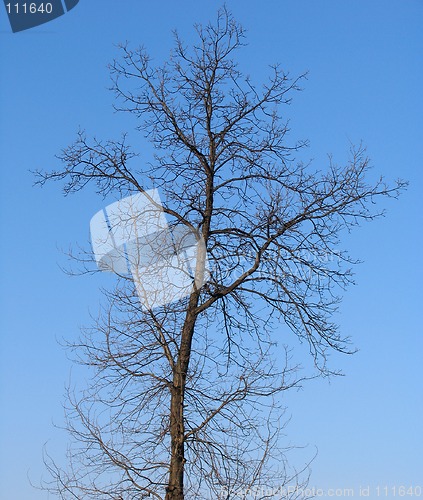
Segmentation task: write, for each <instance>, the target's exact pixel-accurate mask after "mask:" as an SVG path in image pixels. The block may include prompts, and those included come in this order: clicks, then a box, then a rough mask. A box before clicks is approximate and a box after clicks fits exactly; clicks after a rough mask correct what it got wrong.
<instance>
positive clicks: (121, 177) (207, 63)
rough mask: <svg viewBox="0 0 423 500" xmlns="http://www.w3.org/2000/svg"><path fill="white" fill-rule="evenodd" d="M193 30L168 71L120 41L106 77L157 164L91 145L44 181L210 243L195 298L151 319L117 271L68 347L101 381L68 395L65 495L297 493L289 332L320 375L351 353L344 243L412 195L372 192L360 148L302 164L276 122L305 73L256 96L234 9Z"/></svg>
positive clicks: (83, 142)
mask: <svg viewBox="0 0 423 500" xmlns="http://www.w3.org/2000/svg"><path fill="white" fill-rule="evenodd" d="M196 32H197V35H198V39H197V44H196V45H195V46H194V47H191V48H189V47H186V46H185V44H184V43H183V41H182V40H181V39H180V38H179V36H178V34H175V48H174V50H173V52H172V54H171V57H170V59H169V61H168V62H167V63H166V64H164V65H163V66H161V67H152V66H151V64H150V59H149V56H148V55H147V53H146V52H145V51H144V50H143V49H139V50H131V49H130V48H129V46H127V45H124V46H122V47H121V50H122V57H121V59H119V60H117V61H114V63H113V64H112V65H111V71H112V75H113V81H114V84H113V89H114V91H115V93H116V96H117V99H118V100H117V102H118V109H119V110H121V111H125V112H128V113H131V114H132V115H135V116H136V117H137V118H138V119H139V120H140V121H139V123H140V124H139V127H138V128H139V130H140V131H141V132H142V133H143V134H144V135H145V136H146V138H147V139H148V140H150V141H151V143H152V144H153V145H154V147H155V150H156V155H155V157H154V160H152V162H151V164H150V165H149V166H148V167H146V168H143V169H141V170H137V166H136V163H137V159H136V156H137V155H136V154H135V153H134V152H133V150H132V149H131V148H130V147H129V146H128V145H127V143H126V137H123V138H122V139H121V140H118V141H108V142H102V141H98V140H92V141H91V140H88V139H87V137H86V135H85V133H82V132H81V133H79V134H78V137H77V140H76V142H74V144H72V145H71V146H70V147H68V148H67V149H65V150H64V151H63V154H62V155H61V157H60V158H61V160H62V167H61V168H60V169H59V170H56V171H52V172H39V173H38V175H39V176H40V177H39V182H40V183H41V184H43V183H44V182H46V181H50V180H59V181H65V184H64V193H65V194H70V193H74V192H77V191H79V190H81V189H83V188H85V187H86V186H87V185H88V184H94V185H95V186H96V191H97V193H98V194H99V195H101V196H103V197H106V196H111V197H114V198H115V199H116V198H118V199H121V198H122V197H125V196H131V195H134V194H136V193H145V192H146V191H147V190H149V189H152V188H155V189H158V190H159V191H160V193H161V194H162V195H163V199H164V200H165V201H164V203H163V205H164V208H163V211H164V213H165V214H166V217H167V219H168V221H169V226H170V227H171V228H173V229H175V228H183V229H185V230H187V231H190V232H192V234H195V235H196V238H197V241H200V240H201V241H202V242H203V243H204V247H203V251H202V252H199V256H198V258H197V266H196V269H195V270H194V271H193V272H194V276H193V280H194V281H193V286H192V290H191V292H190V294H189V296H187V297H186V298H182V299H180V300H178V301H174V302H171V303H166V304H162V305H160V306H158V307H154V308H150V309H148V308H147V309H145V308H143V307H141V305H140V301H139V298H138V295H137V291H136V287H135V285H134V282H133V280H132V279H130V278H128V276H125V275H121V276H120V277H119V278H118V279H117V285H116V288H115V289H114V290H113V291H106V292H105V295H106V298H107V300H106V303H105V305H104V309H103V310H102V312H101V313H100V315H99V317H98V318H97V319H96V321H95V322H94V325H93V327H92V328H89V329H86V330H84V332H83V335H82V337H81V339H80V341H79V342H76V343H74V344H73V348H75V349H76V351H75V352H76V353H77V355H78V356H79V358H78V359H79V361H80V362H81V363H84V364H86V365H88V366H90V367H92V368H93V370H94V371H93V373H94V375H93V378H92V384H91V385H90V386H89V387H88V388H87V389H86V390H85V391H84V392H83V393H82V394H80V393H78V395H75V394H73V393H72V392H71V391H69V394H68V396H69V397H68V402H69V405H68V422H67V424H68V425H67V427H68V429H69V430H70V431H71V433H72V434H73V436H74V438H75V443H76V445H75V446H74V447H73V448H71V449H70V451H69V459H70V465H69V468H67V469H66V470H65V471H63V470H60V469H59V468H58V467H56V466H55V465H54V464H53V463H50V465H49V467H50V471H51V472H52V474H53V476H54V478H55V480H56V483H55V484H56V486H55V491H56V492H58V493H59V494H60V496H61V498H81V499H82V498H83V499H89V498H95V499H99V498H112V499H125V500H127V499H135V498H137V499H139V498H146V497H151V498H158V499H164V498H165V499H166V500H176V499H177V500H181V499H184V498H186V499H188V498H192V499H194V498H195V499H198V498H212V499H214V498H227V499H229V498H252V497H253V494H252V492H253V490H254V488H258V487H259V486H266V487H267V488H271V487H273V488H277V487H283V486H284V485H286V484H288V483H290V482H291V484H292V481H295V480H297V481H300V479H299V475H298V474H297V473H295V472H293V473H292V475H290V474H291V473H290V472H289V470H288V469H287V463H286V460H285V454H284V450H283V449H281V448H280V445H281V441H280V436H281V431H282V430H283V425H281V419H282V417H283V408H282V406H281V395H282V394H283V392H284V391H286V390H287V389H289V388H292V387H295V386H297V385H298V384H299V382H300V379H299V375H298V372H297V367H296V366H295V364H294V365H292V363H291V361H290V356H289V353H287V352H286V351H285V350H284V349H283V348H281V347H280V346H278V343H282V344H283V343H284V342H283V339H282V338H281V331H280V328H279V326H280V325H281V324H285V325H287V327H289V329H290V330H291V331H292V332H293V334H295V335H296V336H297V337H299V338H300V339H301V340H302V341H305V342H307V343H308V345H309V347H310V353H311V354H312V356H313V359H314V362H315V365H316V366H317V367H318V369H319V370H320V371H321V372H322V373H324V374H326V373H329V371H330V370H329V368H328V367H327V364H326V357H327V352H328V351H330V350H336V351H341V352H351V351H350V348H349V342H348V339H345V338H343V337H342V336H341V334H340V332H339V330H338V327H337V325H336V324H334V323H333V322H332V320H331V317H332V315H333V312H334V311H335V310H336V307H337V304H338V302H339V297H338V295H337V292H338V291H339V290H342V289H344V288H345V286H346V285H348V284H349V283H350V282H351V271H350V267H351V264H353V263H354V261H353V260H352V259H351V258H350V257H349V255H348V254H347V253H346V252H343V251H340V250H339V237H340V236H341V234H342V231H343V230H345V229H347V230H349V229H351V228H352V227H353V226H356V225H357V224H359V222H360V221H362V220H373V219H374V218H376V217H378V216H380V215H382V212H381V211H377V210H375V204H374V202H375V201H376V200H377V199H378V198H379V197H382V196H388V197H396V196H397V195H398V194H399V192H400V191H401V190H402V189H403V188H404V187H405V183H404V182H402V181H397V182H396V184H395V185H394V186H392V187H389V186H388V185H386V184H385V182H384V180H383V179H382V178H381V179H380V180H378V181H376V182H375V183H373V184H371V183H370V184H369V183H368V181H366V180H365V175H366V172H367V171H368V169H369V160H368V158H367V157H366V156H365V152H364V150H363V148H358V149H356V150H353V151H352V153H351V158H350V161H349V162H348V164H347V165H346V166H342V167H339V166H336V165H335V164H333V163H332V162H329V165H327V166H326V167H325V168H321V169H320V170H313V168H312V167H311V166H310V165H308V164H304V163H302V162H301V161H299V160H297V159H296V158H295V154H296V153H297V152H298V150H299V149H300V148H302V147H303V146H305V142H302V143H298V144H294V145H289V144H288V143H287V133H288V126H287V121H286V120H285V119H284V118H283V113H284V111H285V109H286V105H287V104H289V103H290V100H291V97H292V93H293V92H294V91H295V90H297V89H298V88H299V87H298V86H299V82H300V80H301V79H302V78H303V76H299V77H297V78H291V77H290V76H289V75H288V74H287V73H285V72H284V71H283V70H282V69H281V67H279V66H273V67H272V68H271V75H270V77H269V79H268V81H267V82H266V83H264V84H263V85H262V86H261V87H259V86H257V85H256V84H254V83H253V81H252V80H251V79H250V78H247V77H244V76H243V74H242V73H241V71H240V69H239V68H238V65H237V63H236V62H235V60H234V56H235V52H236V50H237V49H239V48H240V47H242V46H243V45H244V31H243V29H242V27H241V26H240V25H239V24H238V23H237V22H236V21H235V20H234V19H233V18H232V16H231V15H230V14H229V13H228V12H227V11H226V10H225V9H222V10H220V11H219V13H218V17H217V22H216V23H215V24H209V25H207V26H205V27H203V26H196ZM153 201H154V200H153ZM323 257H325V258H323ZM206 259H207V260H208V265H209V269H210V272H209V273H208V274H207V276H206V277H205V276H204V273H205V261H206ZM194 278H195V279H194ZM53 489H54V488H53ZM254 491H255V492H256V493H254V495H255V496H254V498H270V497H271V494H270V493H266V492H265V491H264V490H258V489H256V490H254ZM249 495H250V496H249ZM291 497H294V496H291Z"/></svg>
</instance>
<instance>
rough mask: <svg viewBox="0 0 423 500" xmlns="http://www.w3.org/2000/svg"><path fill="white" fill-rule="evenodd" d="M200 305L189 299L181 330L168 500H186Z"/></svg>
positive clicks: (173, 394)
mask: <svg viewBox="0 0 423 500" xmlns="http://www.w3.org/2000/svg"><path fill="white" fill-rule="evenodd" d="M197 303H198V293H197V292H194V293H193V294H191V297H190V304H189V306H188V313H187V316H186V320H185V324H184V327H183V330H182V338H181V345H180V350H179V356H178V361H177V363H176V365H175V368H174V372H173V385H172V392H171V401H170V437H171V457H170V470H169V481H168V485H167V488H166V497H165V499H166V500H183V499H184V467H185V422H184V396H185V386H186V378H187V372H188V367H189V361H190V358H191V344H192V336H193V334H194V326H195V321H196V315H195V314H194V313H193V311H194V309H195V308H196V306H197Z"/></svg>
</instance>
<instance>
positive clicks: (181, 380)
mask: <svg viewBox="0 0 423 500" xmlns="http://www.w3.org/2000/svg"><path fill="white" fill-rule="evenodd" d="M177 371H178V372H179V373H175V375H174V382H173V387H172V395H171V403H170V435H171V459H170V471H169V482H168V486H167V488H166V500H183V498H184V465H185V456H184V453H185V446H184V445H185V443H184V433H185V429H184V393H185V379H186V377H185V375H184V374H182V373H180V370H179V369H177Z"/></svg>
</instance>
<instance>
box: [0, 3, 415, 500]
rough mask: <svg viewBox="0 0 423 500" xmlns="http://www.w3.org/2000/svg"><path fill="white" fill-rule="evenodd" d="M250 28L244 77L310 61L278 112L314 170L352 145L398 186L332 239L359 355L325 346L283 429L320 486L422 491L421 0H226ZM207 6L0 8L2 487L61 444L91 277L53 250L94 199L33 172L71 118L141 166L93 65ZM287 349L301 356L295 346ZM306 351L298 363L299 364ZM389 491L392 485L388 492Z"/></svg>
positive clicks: (84, 218)
mask: <svg viewBox="0 0 423 500" xmlns="http://www.w3.org/2000/svg"><path fill="white" fill-rule="evenodd" d="M227 5H228V7H229V8H230V10H231V11H232V12H233V14H234V15H235V17H236V18H237V19H238V20H239V21H240V22H241V23H242V24H243V25H244V26H245V27H246V28H247V30H248V43H249V45H248V46H247V47H246V48H245V49H244V50H243V51H242V52H240V53H239V61H240V64H241V67H242V69H244V70H245V72H246V73H250V74H251V75H252V76H253V77H254V78H255V79H256V80H257V81H260V80H261V79H264V78H265V77H266V74H267V67H268V65H269V64H271V63H274V62H280V63H281V64H282V66H283V67H284V68H286V69H287V70H289V71H290V72H291V74H292V75H296V74H299V73H302V72H304V71H308V72H309V76H308V80H307V81H306V82H304V91H303V92H301V93H298V94H297V95H296V96H295V100H294V102H293V104H292V105H291V107H290V108H288V110H287V111H288V116H289V118H290V119H291V129H292V138H293V139H295V138H308V139H309V140H310V148H309V149H308V150H307V151H306V152H305V153H304V154H305V155H306V157H307V158H313V159H314V162H315V165H319V163H323V162H327V154H328V153H332V154H333V157H334V159H335V161H337V162H339V163H342V162H343V161H345V159H346V158H347V152H348V149H349V146H350V143H356V144H357V143H359V142H360V141H363V142H364V144H366V146H367V151H368V154H369V156H370V157H371V159H372V164H373V165H374V173H375V175H376V174H383V175H385V176H386V177H387V178H388V179H394V178H397V177H403V178H406V179H408V180H409V181H410V187H409V189H408V191H407V192H406V193H405V194H404V195H403V196H401V198H400V200H398V201H392V202H387V203H385V202H383V206H386V208H387V209H388V212H387V217H386V218H384V219H380V220H379V221H376V222H374V223H372V224H365V225H364V226H363V227H361V228H360V229H358V230H357V231H355V232H354V233H352V234H351V235H348V236H347V237H346V238H345V240H344V247H345V248H347V249H348V250H349V251H350V252H351V253H352V255H354V256H357V257H359V258H362V259H363V260H364V263H363V264H361V265H360V266H359V267H358V268H357V269H356V281H357V286H355V287H352V288H350V289H349V291H348V292H347V293H346V295H345V298H344V302H343V305H342V307H341V314H340V315H339V318H338V320H339V323H340V324H341V327H342V331H343V333H344V334H346V335H351V336H352V338H353V340H354V343H355V345H356V346H357V347H358V348H359V352H358V353H357V354H356V355H354V356H352V357H346V356H339V355H336V356H333V359H332V364H333V365H334V366H335V367H338V368H342V369H343V371H344V373H345V375H346V376H345V377H340V378H337V379H332V380H331V381H330V382H328V381H327V380H323V379H320V380H316V381H313V382H311V383H309V384H308V385H306V386H304V388H303V390H301V391H300V392H297V393H291V394H290V395H289V396H288V400H287V404H288V405H289V413H290V414H291V415H292V419H291V422H290V424H289V426H288V427H287V440H288V441H289V442H291V443H292V444H296V445H309V446H308V448H305V449H303V450H299V451H297V452H296V453H295V459H296V460H297V461H298V463H299V464H300V463H301V461H302V460H306V459H307V458H308V457H310V456H312V455H313V454H314V449H315V447H317V448H318V450H319V454H318V457H317V458H316V460H315V462H314V464H313V467H312V469H313V473H312V477H311V481H310V485H312V486H316V487H320V488H337V487H339V488H347V487H348V488H355V491H356V495H358V489H359V487H360V486H367V485H370V486H371V487H372V488H373V489H372V490H371V492H373V494H372V495H371V496H370V498H376V495H375V490H374V488H375V487H376V486H377V485H380V486H382V487H384V486H385V485H386V486H397V487H398V486H401V485H404V486H417V485H421V486H423V457H422V450H423V437H422V436H423V431H422V425H421V415H422V414H423V391H422V381H423V363H422V361H421V359H422V354H421V353H422V351H423V340H422V321H421V306H422V293H421V286H422V282H423V271H422V269H423V267H422V257H423V237H422V233H421V227H422V220H423V218H422V215H421V214H422V209H423V206H422V205H423V203H422V199H423V196H422V194H421V193H422V185H423V179H422V162H423V99H422V95H421V92H422V91H421V89H422V88H423V83H422V80H423V59H422V55H423V35H422V33H423V31H422V24H423V1H421V0H408V1H400V0H390V1H386V0H385V1H383V2H382V1H380V0H374V1H372V2H368V1H364V0H355V1H354V2H353V1H346V0H321V1H320V0H295V1H293V0H292V1H286V0H279V1H276V0H273V1H267V2H262V3H259V2H256V1H251V0H244V1H242V2H241V1H235V0H229V1H228V2H227ZM215 10H216V6H215V5H214V3H213V5H212V2H199V1H198V0H197V1H192V0H189V1H184V2H179V3H176V2H171V1H170V0H165V1H158V2H150V3H148V2H145V1H143V0H123V1H121V0H80V3H79V5H78V6H77V7H75V9H73V10H72V11H71V12H69V13H68V14H66V15H65V16H63V17H61V18H59V19H56V20H55V21H53V22H51V23H49V24H46V25H43V26H41V27H39V28H35V29H32V30H29V31H26V32H22V33H17V34H12V33H11V30H10V27H9V25H8V20H7V16H6V13H5V11H4V10H1V9H0V57H1V75H2V77H1V80H0V145H1V148H0V162H1V168H2V178H1V183H0V207H1V210H0V221H1V231H2V238H1V240H0V241H1V247H0V266H1V286H0V298H1V315H0V325H1V339H0V347H1V359H2V361H1V364H0V380H1V393H0V397H1V413H0V433H1V443H2V444H1V447H0V448H1V451H0V498H5V499H13V500H29V499H31V500H32V499H34V500H38V499H40V500H41V499H46V498H49V497H48V495H47V493H45V492H38V491H36V490H33V489H32V488H31V486H30V485H29V483H28V479H27V476H28V475H29V477H30V478H31V479H32V480H33V481H34V482H37V481H38V480H39V477H40V475H41V474H42V472H43V464H42V448H43V445H44V443H46V442H48V448H49V450H50V451H51V452H52V453H56V454H60V453H62V452H63V450H64V448H65V446H66V438H67V436H66V435H65V434H64V433H63V432H62V431H60V430H57V429H55V428H54V427H53V425H52V421H54V422H55V423H57V424H59V425H60V423H61V421H62V418H63V411H62V406H61V404H62V400H63V398H62V395H63V393H64V386H65V384H66V382H67V381H68V380H69V377H70V370H71V364H70V362H69V361H68V360H67V359H66V356H65V353H64V351H63V349H62V348H61V347H60V346H59V345H58V343H57V340H58V339H60V338H62V337H66V338H74V337H75V336H76V334H77V332H78V328H79V327H80V326H82V325H84V324H89V321H90V319H89V312H90V310H93V311H95V310H96V308H97V307H98V303H99V300H100V294H99V291H98V282H96V280H95V279H93V278H90V277H88V276H85V277H80V278H70V277H68V276H67V275H65V274H64V273H63V272H62V271H61V270H60V265H66V259H65V257H64V256H63V253H62V251H61V249H63V248H64V249H66V248H67V247H68V246H69V245H70V244H76V243H81V244H86V243H87V241H88V238H89V220H90V218H91V216H92V215H93V214H94V213H95V212H96V211H97V210H99V209H100V208H101V207H102V206H103V201H102V200H101V199H98V198H96V197H95V196H93V195H92V194H91V193H80V194H78V195H75V196H71V197H68V198H64V197H63V196H62V195H61V193H60V186H59V185H55V184H52V185H48V186H46V187H45V188H43V189H39V188H34V187H33V182H34V178H33V176H32V174H31V173H30V170H31V169H32V170H33V169H37V168H47V169H48V168H53V167H54V166H56V165H57V162H56V160H55V158H54V155H55V154H57V153H59V152H60V149H61V148H62V147H64V146H66V145H68V144H69V143H70V142H71V141H72V140H73V139H74V137H75V133H76V131H77V130H78V128H80V127H82V128H84V129H86V130H87V132H88V133H89V134H94V135H96V136H97V137H99V138H113V137H118V136H119V134H120V133H121V132H122V131H125V130H128V131H129V139H130V141H131V143H132V144H133V145H134V147H135V148H136V149H137V150H139V151H140V152H141V157H140V162H142V161H147V160H148V158H149V154H150V150H149V146H148V144H146V143H145V141H144V139H143V138H142V136H141V135H140V134H139V133H136V132H135V131H134V122H133V121H132V120H131V119H129V118H128V116H125V115H120V114H115V113H114V112H113V109H112V102H113V95H112V93H111V92H110V91H109V90H108V87H109V86H110V81H109V75H108V70H107V64H108V63H109V62H111V60H112V59H113V57H115V56H117V55H118V51H117V49H116V44H118V43H120V42H124V41H126V40H128V41H129V42H131V44H133V45H134V46H137V45H140V44H143V45H145V46H146V47H147V48H148V49H149V51H150V53H151V54H152V56H153V57H154V59H155V60H157V61H158V62H160V61H161V60H163V59H164V58H166V57H167V55H168V53H169V49H170V47H171V44H172V35H171V30H172V29H173V28H177V29H178V30H179V31H180V33H181V34H182V35H183V37H184V38H185V40H186V41H187V42H188V43H189V42H190V40H191V39H192V34H193V30H192V24H193V23H195V22H206V21H207V20H208V19H209V18H214V15H215ZM299 355H300V356H302V354H301V350H299ZM310 362H311V360H310ZM390 497H393V495H392V494H391V495H390Z"/></svg>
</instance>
